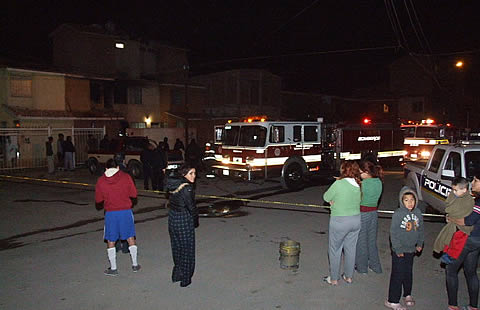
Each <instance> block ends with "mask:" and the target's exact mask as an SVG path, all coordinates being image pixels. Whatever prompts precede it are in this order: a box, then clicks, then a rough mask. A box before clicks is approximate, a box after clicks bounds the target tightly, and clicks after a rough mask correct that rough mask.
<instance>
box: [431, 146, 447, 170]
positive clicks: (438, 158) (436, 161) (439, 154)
mask: <svg viewBox="0 0 480 310" xmlns="http://www.w3.org/2000/svg"><path fill="white" fill-rule="evenodd" d="M444 154H445V150H442V149H437V150H436V151H435V153H434V154H433V158H432V162H431V164H430V168H428V171H430V172H433V173H437V172H438V168H439V167H440V163H441V162H442V158H443V155H444Z"/></svg>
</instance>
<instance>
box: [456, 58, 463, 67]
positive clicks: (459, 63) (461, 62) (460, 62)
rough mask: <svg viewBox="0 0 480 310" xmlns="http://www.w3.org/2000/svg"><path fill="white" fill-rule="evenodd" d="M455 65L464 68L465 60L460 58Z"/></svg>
mask: <svg viewBox="0 0 480 310" xmlns="http://www.w3.org/2000/svg"><path fill="white" fill-rule="evenodd" d="M455 67H457V68H459V69H460V68H463V61H461V60H458V61H457V62H456V63H455Z"/></svg>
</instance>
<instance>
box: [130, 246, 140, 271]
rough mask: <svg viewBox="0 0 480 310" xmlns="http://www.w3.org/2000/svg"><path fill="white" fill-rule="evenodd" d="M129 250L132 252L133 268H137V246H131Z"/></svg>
mask: <svg viewBox="0 0 480 310" xmlns="http://www.w3.org/2000/svg"><path fill="white" fill-rule="evenodd" d="M128 250H129V251H130V256H131V257H132V266H137V265H138V262H137V246H136V245H131V246H129V247H128Z"/></svg>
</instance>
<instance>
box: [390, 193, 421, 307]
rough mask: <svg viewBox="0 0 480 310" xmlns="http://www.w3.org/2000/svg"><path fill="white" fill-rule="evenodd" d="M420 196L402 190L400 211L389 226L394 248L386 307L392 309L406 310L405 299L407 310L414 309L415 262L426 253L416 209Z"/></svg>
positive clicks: (419, 215) (419, 217)
mask: <svg viewBox="0 0 480 310" xmlns="http://www.w3.org/2000/svg"><path fill="white" fill-rule="evenodd" d="M417 202H418V199H417V194H416V193H415V191H413V190H412V189H411V188H409V187H406V186H405V187H403V188H402V189H401V190H400V194H399V203H400V207H399V208H398V209H397V210H395V212H394V213H393V216H392V222H391V224H390V241H391V244H392V272H391V274H390V285H389V287H388V299H387V300H385V306H386V307H387V308H390V309H402V310H406V309H407V308H405V307H404V306H402V304H401V303H400V297H401V296H402V288H403V297H404V299H405V304H406V305H407V306H408V307H413V306H414V305H415V300H414V299H413V297H412V284H413V258H414V257H415V254H416V253H420V252H421V251H422V249H423V241H424V233H423V216H422V212H421V211H420V209H419V208H416V205H417Z"/></svg>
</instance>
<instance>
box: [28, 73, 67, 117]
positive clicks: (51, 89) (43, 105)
mask: <svg viewBox="0 0 480 310" xmlns="http://www.w3.org/2000/svg"><path fill="white" fill-rule="evenodd" d="M32 99H33V105H32V106H31V107H29V108H32V109H37V110H59V111H65V78H64V77H63V76H54V75H37V74H35V75H34V76H33V81H32Z"/></svg>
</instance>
